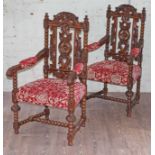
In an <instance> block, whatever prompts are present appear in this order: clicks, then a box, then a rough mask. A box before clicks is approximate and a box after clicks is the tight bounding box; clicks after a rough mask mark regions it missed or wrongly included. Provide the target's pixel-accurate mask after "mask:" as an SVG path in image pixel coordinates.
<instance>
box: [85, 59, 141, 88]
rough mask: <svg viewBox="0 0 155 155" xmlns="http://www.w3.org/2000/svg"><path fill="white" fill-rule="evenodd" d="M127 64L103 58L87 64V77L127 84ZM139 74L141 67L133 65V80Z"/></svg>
mask: <svg viewBox="0 0 155 155" xmlns="http://www.w3.org/2000/svg"><path fill="white" fill-rule="evenodd" d="M128 72H129V69H128V65H127V63H125V62H120V61H114V60H105V61H100V62H97V63H95V64H92V65H90V66H88V79H89V80H95V81H101V82H107V83H112V84H117V85H127V82H128ZM140 75H141V68H140V67H139V66H138V65H134V66H133V74H132V77H133V81H134V82H135V81H136V80H137V79H138V77H139V76H140Z"/></svg>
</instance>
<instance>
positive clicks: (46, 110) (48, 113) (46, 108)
mask: <svg viewBox="0 0 155 155" xmlns="http://www.w3.org/2000/svg"><path fill="white" fill-rule="evenodd" d="M44 112H45V119H47V120H48V119H49V115H50V110H49V108H48V107H47V106H45V109H44Z"/></svg>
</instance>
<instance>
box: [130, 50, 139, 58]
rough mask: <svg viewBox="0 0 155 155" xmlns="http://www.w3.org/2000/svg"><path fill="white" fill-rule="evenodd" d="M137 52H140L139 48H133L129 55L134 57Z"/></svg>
mask: <svg viewBox="0 0 155 155" xmlns="http://www.w3.org/2000/svg"><path fill="white" fill-rule="evenodd" d="M139 54H140V49H139V48H133V49H132V50H131V55H132V56H133V57H135V58H136V57H137V56H138V55H139Z"/></svg>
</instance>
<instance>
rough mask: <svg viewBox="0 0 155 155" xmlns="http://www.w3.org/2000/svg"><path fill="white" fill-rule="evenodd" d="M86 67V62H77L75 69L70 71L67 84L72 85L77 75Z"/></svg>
mask: <svg viewBox="0 0 155 155" xmlns="http://www.w3.org/2000/svg"><path fill="white" fill-rule="evenodd" d="M83 69H84V64H83V63H77V64H76V65H75V67H74V69H73V71H71V72H70V73H69V76H68V79H67V84H68V85H72V84H73V83H74V80H75V79H76V77H77V76H78V75H79V74H81V73H82V71H83Z"/></svg>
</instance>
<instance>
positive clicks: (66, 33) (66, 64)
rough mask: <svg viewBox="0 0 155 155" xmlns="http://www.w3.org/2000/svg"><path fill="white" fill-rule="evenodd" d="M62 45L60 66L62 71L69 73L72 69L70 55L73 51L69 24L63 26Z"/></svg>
mask: <svg viewBox="0 0 155 155" xmlns="http://www.w3.org/2000/svg"><path fill="white" fill-rule="evenodd" d="M59 36H60V43H59V45H58V48H59V52H60V56H59V62H58V64H59V66H60V70H62V71H63V70H65V71H69V70H70V67H71V58H70V53H71V51H72V45H71V39H72V34H71V33H70V28H69V26H68V24H64V25H62V26H61V32H60V33H59Z"/></svg>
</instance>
